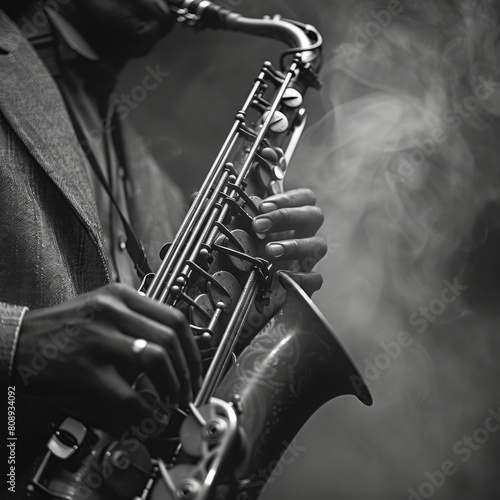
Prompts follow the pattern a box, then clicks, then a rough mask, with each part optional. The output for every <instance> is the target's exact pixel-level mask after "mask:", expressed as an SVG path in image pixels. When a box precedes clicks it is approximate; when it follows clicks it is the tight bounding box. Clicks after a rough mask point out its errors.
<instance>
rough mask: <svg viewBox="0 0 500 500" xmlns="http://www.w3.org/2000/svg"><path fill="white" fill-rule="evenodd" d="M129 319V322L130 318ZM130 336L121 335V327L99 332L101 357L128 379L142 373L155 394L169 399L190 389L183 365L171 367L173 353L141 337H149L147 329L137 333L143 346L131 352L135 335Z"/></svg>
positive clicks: (174, 398)
mask: <svg viewBox="0 0 500 500" xmlns="http://www.w3.org/2000/svg"><path fill="white" fill-rule="evenodd" d="M131 323H133V321H132V320H131ZM130 337H132V338H130ZM133 337H134V336H132V335H130V336H129V335H127V334H125V335H123V334H122V332H121V331H117V332H115V333H114V334H109V333H108V334H107V335H101V337H100V342H99V354H100V356H101V358H102V359H104V360H107V361H111V362H113V363H114V364H115V365H116V366H117V368H118V369H119V370H120V371H121V372H122V373H123V374H124V375H125V376H126V378H127V379H128V380H129V381H130V382H131V381H132V380H135V379H136V378H137V376H138V375H139V374H140V373H145V374H146V375H147V376H148V378H149V379H150V380H151V382H152V383H153V385H154V386H155V388H156V390H157V391H158V393H159V396H160V397H161V398H167V397H169V398H170V399H171V400H172V402H173V403H177V402H179V399H180V397H179V395H180V393H181V392H182V391H184V392H185V393H187V394H190V393H191V389H190V387H189V378H188V376H187V367H186V366H184V367H183V368H180V369H179V370H177V369H176V368H174V365H173V363H172V359H173V357H174V356H169V354H167V352H166V351H165V350H164V349H163V347H162V346H161V345H158V344H156V343H154V342H153V341H151V340H149V339H146V338H145V337H150V338H151V337H152V335H151V333H150V332H148V334H147V335H143V336H142V337H141V338H143V339H144V340H146V341H147V345H146V347H145V348H144V349H142V350H141V351H140V352H134V349H133V345H134V340H135V339H134V338H133ZM182 373H184V375H182ZM179 375H180V376H179ZM181 380H182V381H183V383H182V382H181Z"/></svg>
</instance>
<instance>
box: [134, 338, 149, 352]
mask: <svg viewBox="0 0 500 500" xmlns="http://www.w3.org/2000/svg"><path fill="white" fill-rule="evenodd" d="M147 345H148V343H147V341H146V340H144V339H135V340H134V341H133V342H132V346H131V348H132V352H133V353H134V354H141V352H142V351H144V349H146V347H147Z"/></svg>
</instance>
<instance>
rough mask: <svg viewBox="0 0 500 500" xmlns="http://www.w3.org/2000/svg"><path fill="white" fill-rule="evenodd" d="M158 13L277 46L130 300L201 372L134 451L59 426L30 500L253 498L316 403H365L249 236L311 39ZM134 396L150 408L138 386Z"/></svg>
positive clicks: (281, 151) (305, 307) (312, 313)
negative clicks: (172, 331)
mask: <svg viewBox="0 0 500 500" xmlns="http://www.w3.org/2000/svg"><path fill="white" fill-rule="evenodd" d="M170 5H171V7H170V8H171V9H172V10H173V11H174V12H175V14H176V15H177V18H178V20H179V21H180V22H183V23H185V24H188V25H190V26H207V27H210V28H213V29H226V30H232V31H239V32H247V33H250V34H253V35H259V36H264V37H268V38H275V39H278V40H280V41H282V42H284V43H286V44H287V45H288V46H289V48H288V50H286V51H285V52H284V53H283V54H282V56H281V67H280V68H279V69H276V68H275V67H274V66H273V65H272V64H271V63H270V62H265V63H264V65H263V67H262V70H261V71H260V73H259V75H258V76H257V78H256V80H255V83H254V85H253V87H252V89H251V91H250V93H249V95H248V97H247V99H246V100H245V102H244V104H243V107H242V108H241V110H240V111H238V113H237V114H236V118H235V122H234V124H233V126H232V128H231V130H230V132H229V135H228V136H227V138H226V140H225V142H224V144H223V146H222V148H221V150H220V152H219V154H218V156H217V158H216V159H215V161H214V163H213V165H212V167H211V168H210V171H209V173H208V175H207V177H206V179H205V181H204V183H203V185H202V186H201V188H200V190H199V192H198V194H197V196H196V199H195V200H194V202H193V203H192V205H191V207H190V209H189V211H188V213H187V215H186V217H185V219H184V221H183V223H182V225H181V227H180V229H179V231H178V233H177V235H176V237H175V239H174V241H173V242H171V243H169V244H167V245H165V247H164V248H163V249H162V252H161V256H162V264H161V266H160V268H159V269H158V270H157V272H156V273H154V274H150V275H147V276H146V277H145V278H144V281H143V283H142V285H141V287H140V289H139V293H141V294H144V295H146V296H147V297H150V298H151V299H153V300H157V301H159V302H162V303H164V304H165V305H166V306H170V307H176V308H178V309H180V310H182V311H183V312H184V313H185V314H186V316H187V317H188V319H189V322H190V324H191V327H192V330H193V333H194V335H195V336H196V339H197V342H198V344H199V346H200V348H201V349H202V351H203V352H206V353H209V354H210V362H209V366H208V369H207V370H206V373H205V376H204V379H203V384H202V387H201V389H200V391H199V393H198V394H197V395H196V398H195V402H194V404H193V405H191V407H190V410H189V411H188V412H184V411H181V410H176V411H169V410H168V408H167V409H166V410H165V411H164V412H163V413H162V415H161V418H159V419H157V420H156V423H157V424H158V425H157V426H156V427H157V428H156V429H155V432H152V433H151V436H150V439H149V440H148V442H146V443H144V442H140V440H123V439H121V440H116V438H115V437H112V436H109V435H107V434H105V433H103V432H102V431H100V430H97V429H91V428H87V427H85V425H84V424H82V423H80V422H79V421H77V420H75V419H72V418H67V419H66V420H65V421H64V422H63V423H62V424H61V426H60V427H59V429H58V430H57V431H56V433H55V434H54V435H53V436H52V438H51V439H50V441H49V443H48V451H47V454H46V455H45V458H44V459H43V462H42V464H41V466H40V467H39V469H38V471H37V473H36V474H35V477H34V478H33V480H32V484H31V486H30V490H31V492H32V494H33V495H35V496H36V495H38V496H39V497H40V498H50V499H61V500H62V499H64V500H87V499H90V500H132V499H137V500H139V499H141V500H174V499H175V500H181V499H184V500H210V499H220V500H230V499H234V498H237V499H238V500H244V499H256V498H258V496H259V494H260V492H261V490H262V487H263V486H264V481H262V480H259V481H255V480H252V477H255V471H257V470H259V471H261V472H262V470H266V471H267V470H268V469H269V464H270V463H271V462H273V461H276V460H277V459H279V457H280V456H281V454H282V453H283V452H284V451H285V449H286V446H287V443H290V442H291V440H292V439H293V437H294V436H295V434H296V433H297V432H298V430H299V429H300V428H301V426H302V425H303V424H304V423H305V422H306V420H307V419H308V418H309V417H310V416H311V415H312V414H313V413H314V412H315V411H316V410H317V409H318V408H319V407H320V406H321V405H322V404H324V403H325V402H327V401H328V400H330V399H332V398H335V397H337V396H340V395H344V394H352V395H355V396H357V397H358V399H359V400H360V401H362V402H363V403H365V404H367V405H370V404H371V403H372V400H371V395H370V393H369V391H368V389H367V387H366V385H365V383H364V381H363V379H362V377H361V375H360V374H359V372H358V370H357V369H356V367H355V365H354V363H353V362H352V360H351V358H350V357H349V355H348V354H347V353H346V351H345V349H344V347H343V346H342V344H341V342H340V341H339V340H338V339H337V338H336V336H335V334H334V333H333V331H332V329H331V327H330V326H329V325H328V323H327V321H326V319H325V318H324V316H323V315H322V314H321V312H320V311H319V310H318V309H317V307H316V306H315V305H314V303H313V302H312V301H311V299H310V298H309V297H308V296H307V295H306V294H305V293H304V291H303V290H302V289H301V288H300V287H299V286H298V285H297V284H296V283H295V282H294V281H293V280H292V279H291V278H290V277H289V276H288V275H287V274H285V273H280V272H279V271H277V270H276V269H275V268H274V266H273V265H272V264H270V263H269V262H268V261H266V260H265V259H263V258H261V257H259V252H258V247H259V244H260V243H261V242H260V240H259V238H258V237H257V235H256V234H255V233H254V232H253V230H252V220H253V217H255V216H256V215H257V214H258V208H257V207H258V205H259V202H260V201H261V199H262V198H264V197H266V196H268V195H270V194H275V193H279V192H281V191H282V190H283V180H284V177H285V173H286V170H287V168H288V165H289V163H290V160H291V157H292V155H293V152H294V150H295V148H296V146H297V143H298V141H299V139H300V136H301V134H302V132H303V130H304V127H305V123H306V111H305V109H304V108H303V106H302V104H303V99H304V94H305V92H306V90H307V89H308V88H309V87H313V88H320V86H321V84H320V81H319V79H318V71H319V69H320V66H321V45H322V39H321V35H320V34H319V32H318V31H317V30H316V29H315V28H314V27H312V26H309V25H304V24H301V23H298V22H295V21H290V20H284V19H281V18H280V17H278V16H275V17H272V18H270V17H269V18H268V17H266V18H264V19H252V18H248V17H244V16H241V15H239V14H237V13H234V12H233V11H231V10H229V9H226V8H224V7H221V6H217V5H215V4H213V3H211V2H209V1H206V0H201V1H200V0H172V1H171V2H170ZM270 311H272V313H270ZM269 317H272V319H271V320H270V321H268V322H267V319H268V318H269ZM266 322H267V324H266ZM264 324H265V326H264ZM263 326H264V327H263ZM262 327H263V328H262ZM258 330H260V331H259V333H257V334H255V331H258ZM136 390H138V391H139V392H140V393H141V394H142V395H143V396H144V397H153V399H154V398H155V390H154V387H151V384H150V383H148V381H147V379H145V380H141V381H138V382H137V387H136ZM131 443H133V444H131ZM259 477H260V478H261V479H262V474H259Z"/></svg>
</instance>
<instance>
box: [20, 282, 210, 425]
mask: <svg viewBox="0 0 500 500" xmlns="http://www.w3.org/2000/svg"><path fill="white" fill-rule="evenodd" d="M135 339H144V340H146V341H147V344H146V347H145V348H144V349H143V350H142V351H140V352H139V353H137V352H134V351H133V349H132V345H133V343H134V340H135ZM13 373H14V377H15V378H14V380H15V382H16V385H17V387H18V388H19V390H20V391H21V390H23V389H24V390H25V391H26V392H28V393H32V394H41V395H51V396H58V395H59V396H74V397H77V398H79V399H84V398H89V399H91V400H92V403H94V402H95V401H96V400H98V401H96V404H97V405H100V406H101V407H103V408H106V409H107V410H108V411H112V412H113V413H116V414H118V415H120V416H125V417H128V418H130V420H131V421H138V420H140V419H143V418H146V416H147V415H148V414H151V408H150V407H149V406H148V404H146V402H145V401H144V399H143V398H142V397H140V396H139V395H138V393H137V392H135V391H134V390H132V388H131V384H132V383H133V382H134V380H135V379H136V378H137V377H138V376H139V375H140V374H141V373H145V374H146V375H147V377H148V378H149V379H150V380H151V381H152V382H153V384H154V385H155V387H156V390H157V391H158V393H159V395H160V398H161V400H162V401H166V400H168V401H169V402H170V403H172V404H177V403H179V404H181V405H186V404H187V402H188V401H190V400H192V398H193V392H194V390H196V389H198V385H199V379H200V376H201V364H200V354H199V350H198V348H197V346H196V344H195V342H194V340H193V335H192V333H191V330H190V328H189V325H188V323H187V321H186V319H185V318H184V315H183V314H182V313H180V312H179V311H177V310H174V309H170V308H168V307H165V306H164V305H160V304H159V303H157V302H155V301H153V300H151V299H148V298H146V297H143V296H140V295H139V294H138V293H137V292H136V291H135V290H134V289H132V288H130V287H127V286H125V285H118V284H113V285H108V286H105V287H103V288H101V289H99V290H96V291H95V292H91V293H87V294H84V295H81V296H79V297H77V298H75V299H73V300H71V301H69V302H65V303H62V304H59V305H56V306H52V307H47V308H44V309H37V310H32V311H29V312H28V313H27V314H26V316H25V318H24V320H23V323H22V328H21V333H20V336H19V341H18V346H17V350H16V357H15V366H14V371H13ZM104 412H105V410H104V409H103V410H102V413H103V414H104Z"/></svg>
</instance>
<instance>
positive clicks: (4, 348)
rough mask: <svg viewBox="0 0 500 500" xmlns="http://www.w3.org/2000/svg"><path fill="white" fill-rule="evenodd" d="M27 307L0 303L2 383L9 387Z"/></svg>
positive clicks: (0, 370)
mask: <svg viewBox="0 0 500 500" xmlns="http://www.w3.org/2000/svg"><path fill="white" fill-rule="evenodd" d="M26 311H28V308H27V307H23V306H13V305H10V304H5V303H3V302H0V382H1V384H2V385H7V384H8V383H9V382H10V380H11V377H12V370H13V367H14V356H15V353H16V346H17V340H18V337H19V331H20V330H21V324H22V321H23V318H24V315H25V314H26Z"/></svg>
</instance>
